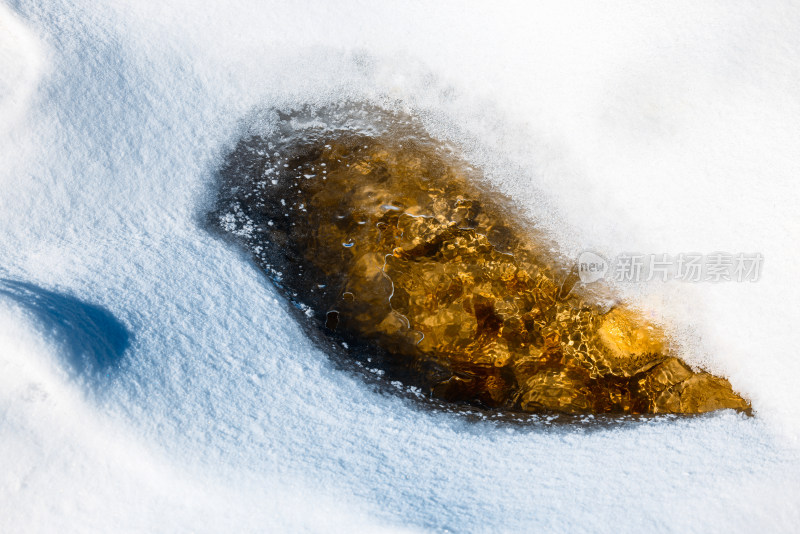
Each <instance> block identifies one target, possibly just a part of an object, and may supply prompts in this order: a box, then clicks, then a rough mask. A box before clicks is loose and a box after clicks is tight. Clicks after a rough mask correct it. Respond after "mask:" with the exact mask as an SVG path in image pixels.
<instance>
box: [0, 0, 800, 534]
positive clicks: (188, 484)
mask: <svg viewBox="0 0 800 534" xmlns="http://www.w3.org/2000/svg"><path fill="white" fill-rule="evenodd" d="M798 87H800V7H798V6H797V5H796V4H793V3H791V2H758V3H756V2H750V3H748V2H735V3H731V2H718V3H717V2H705V3H702V5H701V4H700V3H698V2H694V1H678V2H665V3H661V4H660V5H652V6H646V4H645V3H641V2H633V1H630V2H625V1H617V2H610V3H596V2H586V3H576V4H571V5H570V6H569V7H567V6H565V5H563V4H562V3H561V2H553V3H544V4H541V3H537V4H536V6H535V7H530V6H527V5H526V3H524V2H521V3H518V4H508V5H502V6H498V5H495V3H492V2H482V3H476V4H471V5H462V4H460V3H450V2H436V3H434V4H427V3H417V2H411V3H398V4H389V3H385V4H384V3H375V2H355V1H352V2H350V1H348V2H345V3H337V4H336V5H327V4H323V3H313V2H312V3H303V2H283V3H278V2H274V3H268V2H256V1H253V2H249V1H244V0H234V1H226V2H218V3H217V4H216V5H211V4H204V3H202V2H188V1H185V0H181V1H178V2H163V1H153V2H144V1H141V0H129V1H127V0H115V1H111V0H109V1H105V2H102V1H98V2H89V1H85V0H79V1H74V0H48V1H33V0H31V1H26V0H21V1H16V2H15V1H12V2H10V4H6V5H2V6H0V162H1V164H2V165H1V166H0V279H1V280H0V531H2V532H55V531H58V532H101V531H106V532H112V531H113V532H130V531H138V532H238V531H315V532H316V531H320V532H322V531H324V532H330V531H343V532H353V531H370V532H373V531H380V530H384V529H385V530H388V531H398V530H406V529H408V530H411V531H418V530H419V531H453V532H462V531H467V532H469V531H533V530H536V529H541V530H544V531H559V532H580V531H587V532H603V531H609V532H610V531H615V532H618V531H623V532H625V531H630V532H632V531H641V530H643V529H644V530H645V531H675V532H686V531H698V532H700V531H702V532H723V531H724V532H731V531H734V532H737V531H738V532H748V531H754V530H756V529H760V530H761V531H764V532H766V531H770V532H779V531H783V532H792V531H794V530H795V529H796V528H797V527H796V525H797V524H798V522H800V485H798V483H797V480H798V479H800V441H798V438H799V437H800V418H798V415H797V410H798V404H800V402H799V401H800V394H798V384H800V380H798V377H800V364H799V363H798V360H799V358H798V350H797V347H798V335H797V331H798V328H797V323H798V321H800V312H798V309H800V307H798V303H799V302H800V283H798V278H797V272H798V266H800V249H799V248H798V245H797V243H798V240H800V218H798V215H797V206H798V205H799V204H800V186H798V185H797V183H798V182H797V180H798V178H800V126H798V125H800V92H798V90H797V88H798ZM344 98H352V99H357V100H367V101H377V102H380V101H386V99H389V100H392V101H394V102H403V103H405V104H406V105H408V106H409V107H410V108H412V109H413V110H415V111H417V112H419V113H421V114H422V116H423V118H424V120H425V121H426V124H427V125H428V127H429V128H430V129H431V130H432V131H433V132H435V133H436V134H437V135H440V136H442V137H450V138H453V139H455V140H456V141H459V142H461V143H462V144H464V146H465V147H466V149H467V152H468V153H469V154H470V155H471V157H472V158H473V159H474V160H475V161H476V162H479V163H482V164H483V165H484V166H485V168H487V169H489V171H490V172H491V175H492V177H493V179H494V180H495V182H496V183H497V187H498V188H499V189H501V190H503V191H505V192H507V193H510V194H512V195H513V196H514V198H516V199H517V200H518V201H519V202H520V203H521V204H522V205H524V206H525V207H526V208H527V209H529V210H530V211H531V213H532V214H534V215H538V216H542V215H543V214H549V215H548V219H549V220H551V221H555V222H554V226H555V227H556V229H557V230H559V231H560V232H561V233H562V234H563V235H562V236H561V239H562V243H563V244H564V247H565V249H567V250H574V251H579V250H581V249H584V248H589V249H592V250H595V251H598V252H601V253H604V254H608V255H610V256H613V255H614V254H616V253H618V252H623V251H641V252H644V253H661V252H668V253H677V252H684V251H685V252H714V251H718V250H722V251H729V252H761V253H762V254H763V255H764V258H765V260H764V269H763V276H762V279H761V280H760V281H759V282H757V283H750V284H696V285H686V284H677V283H673V284H649V285H646V286H645V287H643V288H642V289H641V290H640V291H638V293H637V295H636V297H637V298H639V299H640V301H641V302H642V303H644V304H645V305H647V306H650V307H652V309H654V310H659V312H660V313H663V315H664V317H665V318H666V319H668V320H669V321H670V322H672V323H673V324H675V325H677V328H678V330H677V333H678V334H679V335H680V338H681V339H682V340H683V343H684V345H685V348H686V350H687V354H689V357H690V358H691V359H692V361H693V362H695V363H704V364H705V365H706V366H707V367H709V368H711V369H712V370H714V371H715V372H717V373H720V374H723V375H725V376H728V377H729V378H730V380H731V382H732V383H733V385H734V387H735V388H736V389H737V390H739V391H741V392H742V393H743V394H744V395H745V396H747V397H748V398H750V399H751V400H752V403H753V406H754V409H755V417H753V418H746V417H744V416H740V415H736V414H733V413H719V414H714V415H711V416H706V417H701V418H694V419H679V420H671V421H665V420H654V421H650V422H646V423H640V424H631V425H623V426H613V427H604V426H601V427H594V426H592V427H587V426H577V427H558V426H552V427H551V426H546V425H535V426H532V427H525V426H522V427H513V426H508V425H495V424H489V423H471V422H469V421H466V420H464V419H462V418H460V417H457V416H453V415H447V414H441V413H439V414H437V413H431V412H426V411H421V410H420V409H419V408H418V407H416V406H414V405H412V404H410V403H408V402H407V401H405V400H403V399H401V398H398V397H394V396H391V395H382V394H379V393H376V392H374V391H373V390H372V389H370V388H369V387H367V386H365V385H364V384H363V383H362V382H361V381H360V380H359V379H358V378H357V377H355V376H351V375H350V374H348V373H346V372H343V371H341V370H340V369H338V368H335V367H334V366H332V365H331V363H330V362H329V360H328V358H327V357H326V356H325V354H322V353H320V352H319V351H318V350H317V349H315V348H314V347H313V346H312V345H311V344H310V342H309V341H307V340H306V339H305V337H304V334H303V332H302V331H301V329H300V328H299V327H298V326H297V325H296V324H295V323H294V321H293V319H292V315H291V314H290V313H289V311H287V309H286V305H285V304H284V303H283V301H282V300H280V298H279V296H278V295H277V293H276V292H275V290H274V289H273V288H272V287H271V286H270V284H269V283H268V282H266V281H265V278H264V277H263V276H262V275H260V274H259V273H258V272H257V271H256V269H255V268H254V267H253V266H252V265H251V264H250V263H249V262H248V261H247V259H246V258H245V257H243V255H242V254H241V253H240V252H239V251H238V250H237V249H236V248H235V247H232V246H230V245H228V244H226V243H224V242H221V241H220V240H218V239H217V238H215V237H213V236H211V235H210V234H209V233H207V232H206V231H204V230H203V229H202V227H201V225H200V222H199V221H200V218H201V216H202V214H203V212H204V210H205V208H206V207H207V206H208V199H209V194H210V191H211V189H212V184H213V178H214V172H215V169H216V168H217V166H218V165H219V162H220V158H221V157H222V156H223V155H224V154H225V152H226V150H228V149H229V148H230V147H231V143H233V142H234V141H235V140H236V138H237V134H238V133H240V132H241V131H242V128H243V124H244V123H243V120H244V119H246V118H247V117H248V116H250V115H251V113H252V111H253V110H254V109H256V108H264V107H270V106H276V107H279V108H280V107H284V108H285V107H287V106H291V105H293V104H303V103H308V102H312V103H313V102H315V103H325V102H330V101H337V100H341V99H344Z"/></svg>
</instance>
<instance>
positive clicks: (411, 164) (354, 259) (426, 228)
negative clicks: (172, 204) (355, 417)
mask: <svg viewBox="0 0 800 534" xmlns="http://www.w3.org/2000/svg"><path fill="white" fill-rule="evenodd" d="M370 115H372V116H370ZM358 121H359V124H361V125H362V126H363V125H364V124H366V125H369V124H370V123H371V122H372V123H374V124H379V125H380V126H379V127H375V128H369V127H366V128H365V127H360V128H349V127H348V123H347V121H340V122H339V123H338V124H337V125H335V127H330V126H318V125H315V124H314V123H306V124H305V125H303V124H300V125H298V119H297V118H296V117H291V116H287V117H284V118H283V119H282V120H281V121H280V122H279V128H278V130H277V131H276V132H275V133H274V135H273V136H253V137H248V138H246V139H244V140H243V141H242V142H241V143H240V144H239V145H238V147H237V148H236V150H235V151H234V152H233V153H232V154H231V155H230V157H229V159H228V163H227V165H226V167H225V168H224V169H223V171H222V185H221V188H222V189H221V194H220V205H219V209H218V211H217V212H215V216H216V217H217V219H215V220H216V221H217V224H219V226H220V228H221V229H222V230H223V231H225V232H228V233H230V234H232V235H234V236H236V238H237V239H238V240H239V241H240V242H241V243H242V244H243V245H244V246H245V247H247V249H248V250H249V251H250V252H251V253H252V254H253V256H254V257H255V258H256V261H257V262H258V264H259V266H260V267H261V268H262V269H263V271H264V272H265V273H266V274H267V275H268V276H270V277H271V278H272V279H273V281H274V282H275V283H276V285H277V287H278V288H279V289H280V290H281V291H283V292H284V294H285V295H286V296H287V298H289V299H290V300H292V301H293V302H295V303H298V304H299V305H302V306H308V308H307V309H308V313H307V316H308V321H309V322H310V324H311V325H312V326H314V327H315V328H317V329H318V330H319V331H321V332H323V333H324V334H325V335H326V336H329V337H331V338H334V339H339V340H343V339H345V340H349V341H350V342H351V343H359V346H361V347H367V349H368V350H370V349H372V350H374V351H375V354H376V355H377V354H381V355H383V356H382V360H383V361H384V362H388V363H387V365H389V366H390V367H394V368H401V369H404V370H405V375H404V376H405V377H406V378H407V379H408V380H410V381H413V382H414V383H415V384H420V385H421V386H422V387H423V388H424V389H425V390H426V392H427V393H429V394H430V395H432V396H434V397H437V398H440V399H443V400H446V401H452V402H459V403H468V404H474V405H478V406H482V407H486V408H494V409H501V410H517V411H526V412H545V411H548V412H549V411H556V412H567V413H630V414H640V413H699V412H706V411H711V410H717V409H722V408H733V409H737V410H744V411H746V410H749V405H748V403H747V402H746V401H745V400H743V399H742V398H741V397H740V396H738V395H737V394H736V393H734V392H733V390H732V389H731V386H730V384H729V383H728V381H727V380H725V379H723V378H720V377H716V376H713V375H711V374H709V373H706V372H704V371H702V370H694V369H692V368H691V367H689V366H688V365H687V364H686V363H685V362H684V361H683V360H681V359H680V357H679V356H680V355H678V354H675V353H674V351H673V350H672V349H671V347H670V346H669V344H668V343H667V341H666V338H665V336H664V333H663V332H662V330H661V329H660V328H658V327H657V326H656V325H653V324H649V323H648V322H647V321H645V320H644V318H643V317H641V316H640V315H639V314H637V313H636V312H635V311H634V310H633V309H632V308H630V307H627V306H625V305H624V304H616V305H614V306H613V307H611V308H609V306H608V305H606V304H602V303H601V301H602V302H607V298H603V299H600V298H599V297H598V295H601V294H602V295H604V296H605V297H607V296H608V293H609V292H610V291H611V290H610V288H605V287H603V286H602V285H597V286H594V287H593V288H592V290H591V291H589V290H588V289H586V288H583V287H582V286H581V285H580V283H577V277H576V276H575V274H574V272H575V271H574V269H573V267H574V265H572V264H571V263H570V262H569V261H566V260H564V259H560V258H559V256H558V255H557V253H556V252H555V251H556V250H557V244H556V243H553V241H552V240H551V238H550V237H549V236H547V235H545V234H544V233H543V232H541V231H540V230H538V229H537V228H535V227H534V226H533V225H532V224H531V223H530V222H528V221H526V220H525V219H524V218H522V217H519V216H518V215H516V212H515V210H514V209H513V206H512V203H511V202H510V201H509V200H508V199H505V198H504V197H502V196H501V195H499V194H497V193H496V192H493V191H492V190H491V188H490V187H488V186H487V185H486V182H485V180H484V179H483V177H482V176H481V175H480V172H479V171H476V170H474V169H473V168H472V167H470V166H469V165H467V164H466V163H465V162H463V161H461V160H460V159H459V158H458V156H457V151H455V150H454V149H453V148H452V147H450V146H449V145H447V144H445V143H441V142H438V141H436V140H435V139H433V138H432V137H430V136H428V135H427V134H426V133H425V132H424V130H423V129H422V128H421V127H420V126H419V125H417V124H416V123H415V121H414V120H413V119H411V118H409V117H407V116H404V115H398V114H391V113H388V112H384V111H381V110H377V109H366V110H360V111H359V113H358ZM323 122H324V121H323ZM599 284H601V283H599Z"/></svg>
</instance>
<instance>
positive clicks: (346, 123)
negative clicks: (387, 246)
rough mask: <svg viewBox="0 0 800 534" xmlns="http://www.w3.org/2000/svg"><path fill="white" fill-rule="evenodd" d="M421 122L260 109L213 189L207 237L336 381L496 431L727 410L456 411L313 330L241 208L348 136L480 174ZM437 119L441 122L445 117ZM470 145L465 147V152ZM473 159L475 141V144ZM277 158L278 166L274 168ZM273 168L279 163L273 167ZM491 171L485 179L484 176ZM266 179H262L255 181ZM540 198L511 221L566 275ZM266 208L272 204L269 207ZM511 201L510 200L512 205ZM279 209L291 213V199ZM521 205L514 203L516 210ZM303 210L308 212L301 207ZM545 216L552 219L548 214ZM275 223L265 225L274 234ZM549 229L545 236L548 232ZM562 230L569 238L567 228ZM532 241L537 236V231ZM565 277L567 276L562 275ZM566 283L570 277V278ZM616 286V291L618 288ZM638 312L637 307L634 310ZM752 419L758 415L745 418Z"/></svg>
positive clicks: (363, 348)
mask: <svg viewBox="0 0 800 534" xmlns="http://www.w3.org/2000/svg"><path fill="white" fill-rule="evenodd" d="M422 118H423V115H422V113H420V112H418V111H417V110H411V109H408V108H407V107H406V106H405V105H404V104H403V103H402V102H387V101H383V102H381V103H380V104H379V105H376V104H374V103H372V102H364V101H343V102H339V103H334V104H330V103H326V104H324V105H312V104H306V105H300V106H295V107H289V108H285V109H277V108H274V107H272V108H264V109H257V110H255V111H254V112H252V114H251V115H250V116H249V117H247V118H245V119H244V120H243V121H242V123H241V127H240V128H239V129H238V131H237V135H236V137H235V138H234V140H233V142H232V143H231V144H229V145H228V147H232V148H229V149H228V150H227V152H226V153H225V154H224V155H223V157H222V158H221V159H222V161H223V165H222V166H221V168H220V169H219V171H218V172H217V174H216V180H215V189H214V191H213V201H212V202H211V204H210V205H211V208H210V209H208V210H207V211H205V212H204V213H203V214H202V216H201V219H202V223H203V226H204V227H205V229H206V230H207V231H209V232H211V233H212V234H214V235H216V236H217V237H220V238H221V239H223V240H225V241H227V242H230V243H232V244H234V245H235V246H237V247H239V248H240V249H243V250H244V251H245V252H246V255H247V256H249V260H250V261H252V262H253V263H254V264H255V266H256V268H257V269H258V270H259V271H260V272H262V273H263V274H264V275H265V276H266V277H267V279H268V280H269V281H270V283H272V284H273V285H274V286H275V287H276V289H278V291H277V293H278V294H279V295H280V299H281V302H283V303H284V304H285V305H286V309H287V311H288V312H289V313H290V314H291V315H292V316H293V317H294V318H295V320H297V321H298V324H299V325H300V326H301V328H302V330H303V331H304V332H305V333H306V335H307V336H308V337H309V339H310V340H311V341H312V342H313V343H314V344H315V345H316V346H317V347H318V348H319V349H320V350H321V351H322V352H323V353H325V354H326V355H327V356H328V357H329V358H330V361H331V362H332V363H333V365H334V368H335V369H336V370H337V371H338V372H345V373H349V374H352V375H356V376H358V377H359V378H360V379H361V380H362V381H363V382H364V383H366V384H367V385H368V386H369V387H370V388H371V389H372V391H373V392H374V393H377V394H387V395H394V396H400V397H401V398H403V399H405V401H407V402H409V403H411V404H412V405H414V406H416V407H417V408H419V409H423V410H428V411H433V412H438V411H441V412H446V413H450V414H452V415H456V416H460V417H463V418H464V419H466V420H468V421H494V422H501V423H509V424H525V425H526V426H530V425H534V426H536V425H549V424H553V423H555V424H568V425H569V424H575V423H581V424H582V425H584V426H585V425H587V424H589V426H597V427H598V428H606V427H608V426H620V425H622V426H624V425H627V424H631V423H634V422H636V421H652V420H674V419H678V418H681V419H683V418H688V417H692V418H694V417H714V416H715V415H717V414H719V413H721V412H726V411H728V410H726V409H721V410H713V411H710V412H705V413H695V414H691V413H681V414H674V413H663V414H633V415H630V414H620V413H595V414H586V413H583V414H582V413H563V412H558V411H549V412H548V411H546V412H522V411H516V410H509V409H497V408H483V407H481V406H477V405H475V404H473V403H472V402H470V401H465V402H462V401H448V400H443V399H438V398H436V397H434V396H433V394H432V392H429V393H426V392H425V391H424V390H425V389H426V384H425V383H424V382H423V381H422V380H420V379H419V377H417V376H415V374H414V373H411V372H409V371H408V370H407V369H406V368H405V367H403V366H402V365H401V364H397V363H396V358H395V357H394V356H393V355H392V354H390V353H388V352H386V351H384V350H383V349H381V348H379V347H377V346H376V345H375V344H374V343H371V342H369V341H365V342H359V341H356V340H354V339H353V338H352V336H351V337H348V338H347V339H346V340H345V339H343V338H342V337H341V336H340V335H339V334H338V332H334V331H330V330H328V329H327V328H324V327H322V324H324V323H325V320H324V319H323V320H322V322H321V323H320V322H319V318H317V319H318V320H317V321H314V316H315V313H316V312H318V311H319V310H315V309H314V308H313V307H312V306H310V305H309V304H307V303H306V302H304V299H303V295H300V294H298V293H297V292H296V291H294V290H293V289H292V288H291V287H287V286H286V285H285V284H284V283H283V282H284V280H283V277H284V271H285V270H286V268H287V267H291V266H287V265H285V264H284V265H282V264H281V260H282V258H281V254H280V253H278V252H273V251H274V250H275V247H277V246H278V245H274V244H272V243H270V238H269V236H268V230H267V229H266V228H265V227H264V226H263V224H264V222H262V223H259V222H258V221H256V220H254V219H253V218H251V217H250V215H248V214H247V213H246V210H245V209H244V208H243V207H242V201H249V200H250V199H252V198H253V197H255V199H256V201H258V196H257V195H259V194H260V195H265V194H268V191H269V189H270V187H273V188H274V189H273V192H274V194H280V191H282V190H283V191H284V192H285V191H286V189H281V188H282V187H291V186H288V185H287V184H279V181H280V178H281V171H282V169H279V167H280V166H282V167H289V165H288V163H286V162H287V161H289V160H290V159H291V157H292V156H294V155H297V150H296V149H297V148H298V147H309V146H314V145H318V146H322V145H324V144H325V140H326V139H330V138H337V137H339V136H342V135H350V136H363V137H368V138H379V137H381V136H384V135H388V134H391V135H392V136H395V137H412V138H413V137H414V136H415V135H422V136H424V137H426V138H428V140H430V141H433V142H435V143H437V145H438V149H441V150H442V151H443V152H445V153H449V154H456V153H457V154H458V155H459V156H458V159H460V160H461V161H462V162H464V163H465V164H466V165H467V167H466V169H467V170H468V171H472V170H473V169H474V168H481V167H482V165H481V163H478V164H473V162H472V161H471V160H470V158H469V157H467V156H466V153H467V151H466V150H464V149H465V148H466V145H467V141H466V140H462V139H459V138H458V136H457V135H456V137H455V139H454V138H453V136H452V132H453V131H455V132H458V131H459V130H458V127H457V126H456V125H454V124H448V125H447V126H449V127H450V128H449V129H448V134H450V135H448V136H447V137H449V140H445V139H442V138H441V137H440V136H437V135H434V134H432V133H431V132H430V131H429V130H428V128H427V127H428V126H429V124H426V123H425V121H423V120H422ZM438 119H441V118H440V117H438ZM462 141H463V144H462ZM471 142H472V145H473V149H472V152H473V153H474V152H475V150H474V144H475V140H474V139H473V140H471ZM478 152H481V153H483V154H485V153H491V152H492V151H491V150H489V149H487V148H485V147H479V150H478ZM269 156H272V157H273V158H272V159H271V158H270V157H269ZM270 159H271V161H270ZM490 159H495V160H497V159H500V160H502V159H503V158H502V156H500V155H498V154H492V155H491V156H490ZM512 167H513V166H512V165H509V163H508V162H506V161H502V162H501V163H500V164H499V165H498V166H497V167H495V168H494V169H493V170H495V171H496V170H497V169H498V168H499V169H505V171H502V173H503V174H506V173H507V172H508V171H509V170H510V169H511V168H512ZM482 170H483V169H482ZM513 172H514V174H515V175H517V176H520V172H522V173H523V176H527V175H528V174H529V172H527V171H526V170H525V169H520V168H514V169H513ZM257 177H258V178H257ZM475 178H477V180H478V182H477V183H474V184H473V185H475V186H476V187H477V189H478V190H481V191H483V192H484V193H487V192H488V193H489V194H492V195H500V196H505V195H503V193H502V192H500V191H498V189H497V187H495V184H494V183H493V181H492V173H491V172H489V171H488V169H486V170H484V172H480V173H477V176H472V177H471V179H473V180H474V179H475ZM532 197H533V198H535V199H536V200H538V202H537V204H538V205H539V206H538V207H539V209H540V211H541V212H542V214H537V213H530V212H529V211H528V212H527V213H526V212H525V210H522V209H517V208H519V206H518V205H509V206H507V207H509V208H511V209H512V211H511V212H510V213H508V214H507V215H508V216H509V218H510V219H511V220H514V222H516V223H517V224H522V225H525V226H527V225H529V224H531V223H532V226H529V227H530V228H537V233H539V234H540V235H539V237H538V239H539V240H540V241H542V242H545V243H547V245H548V246H549V247H550V250H549V253H550V255H551V258H552V259H554V260H556V262H557V263H558V264H560V265H561V266H568V265H570V264H571V263H573V262H574V261H573V260H574V256H573V255H572V254H571V253H569V252H565V251H564V250H562V248H561V247H560V245H559V241H561V239H559V241H556V240H554V236H555V235H556V234H558V237H559V238H569V237H571V236H569V235H568V233H567V234H566V235H562V234H563V232H555V231H554V226H557V225H558V222H560V221H558V220H559V217H558V212H557V210H556V209H554V207H553V206H552V204H551V203H550V202H549V199H548V198H547V196H546V195H545V194H544V193H543V192H542V191H539V190H536V189H535V188H534V190H533V195H532ZM262 198H266V197H262ZM504 200H505V201H509V200H511V199H509V198H508V197H506V198H505V199H504ZM281 203H282V204H283V205H284V206H286V207H287V208H290V206H288V205H287V204H286V203H285V202H284V200H283V199H281ZM511 204H513V202H512V203H511ZM299 208H300V209H301V210H302V206H300V207H299ZM545 213H546V217H545V215H544V214H545ZM271 223H272V221H269V222H267V223H266V224H271ZM541 228H543V230H541ZM560 230H563V228H560ZM532 231H533V230H532ZM562 274H565V273H562ZM565 275H566V274H565ZM612 285H613V284H612ZM585 289H586V290H587V293H593V291H591V289H590V288H585ZM595 297H596V298H597V299H598V302H600V301H605V302H602V303H601V305H602V306H603V307H606V308H607V309H611V308H612V307H613V306H614V305H615V304H616V303H617V302H620V300H619V297H621V295H619V296H618V295H616V294H613V295H610V294H607V293H605V291H603V292H601V293H600V294H596V295H595ZM629 304H630V303H629ZM746 414H747V415H749V416H752V415H753V411H752V408H751V409H748V410H747V411H746Z"/></svg>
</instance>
